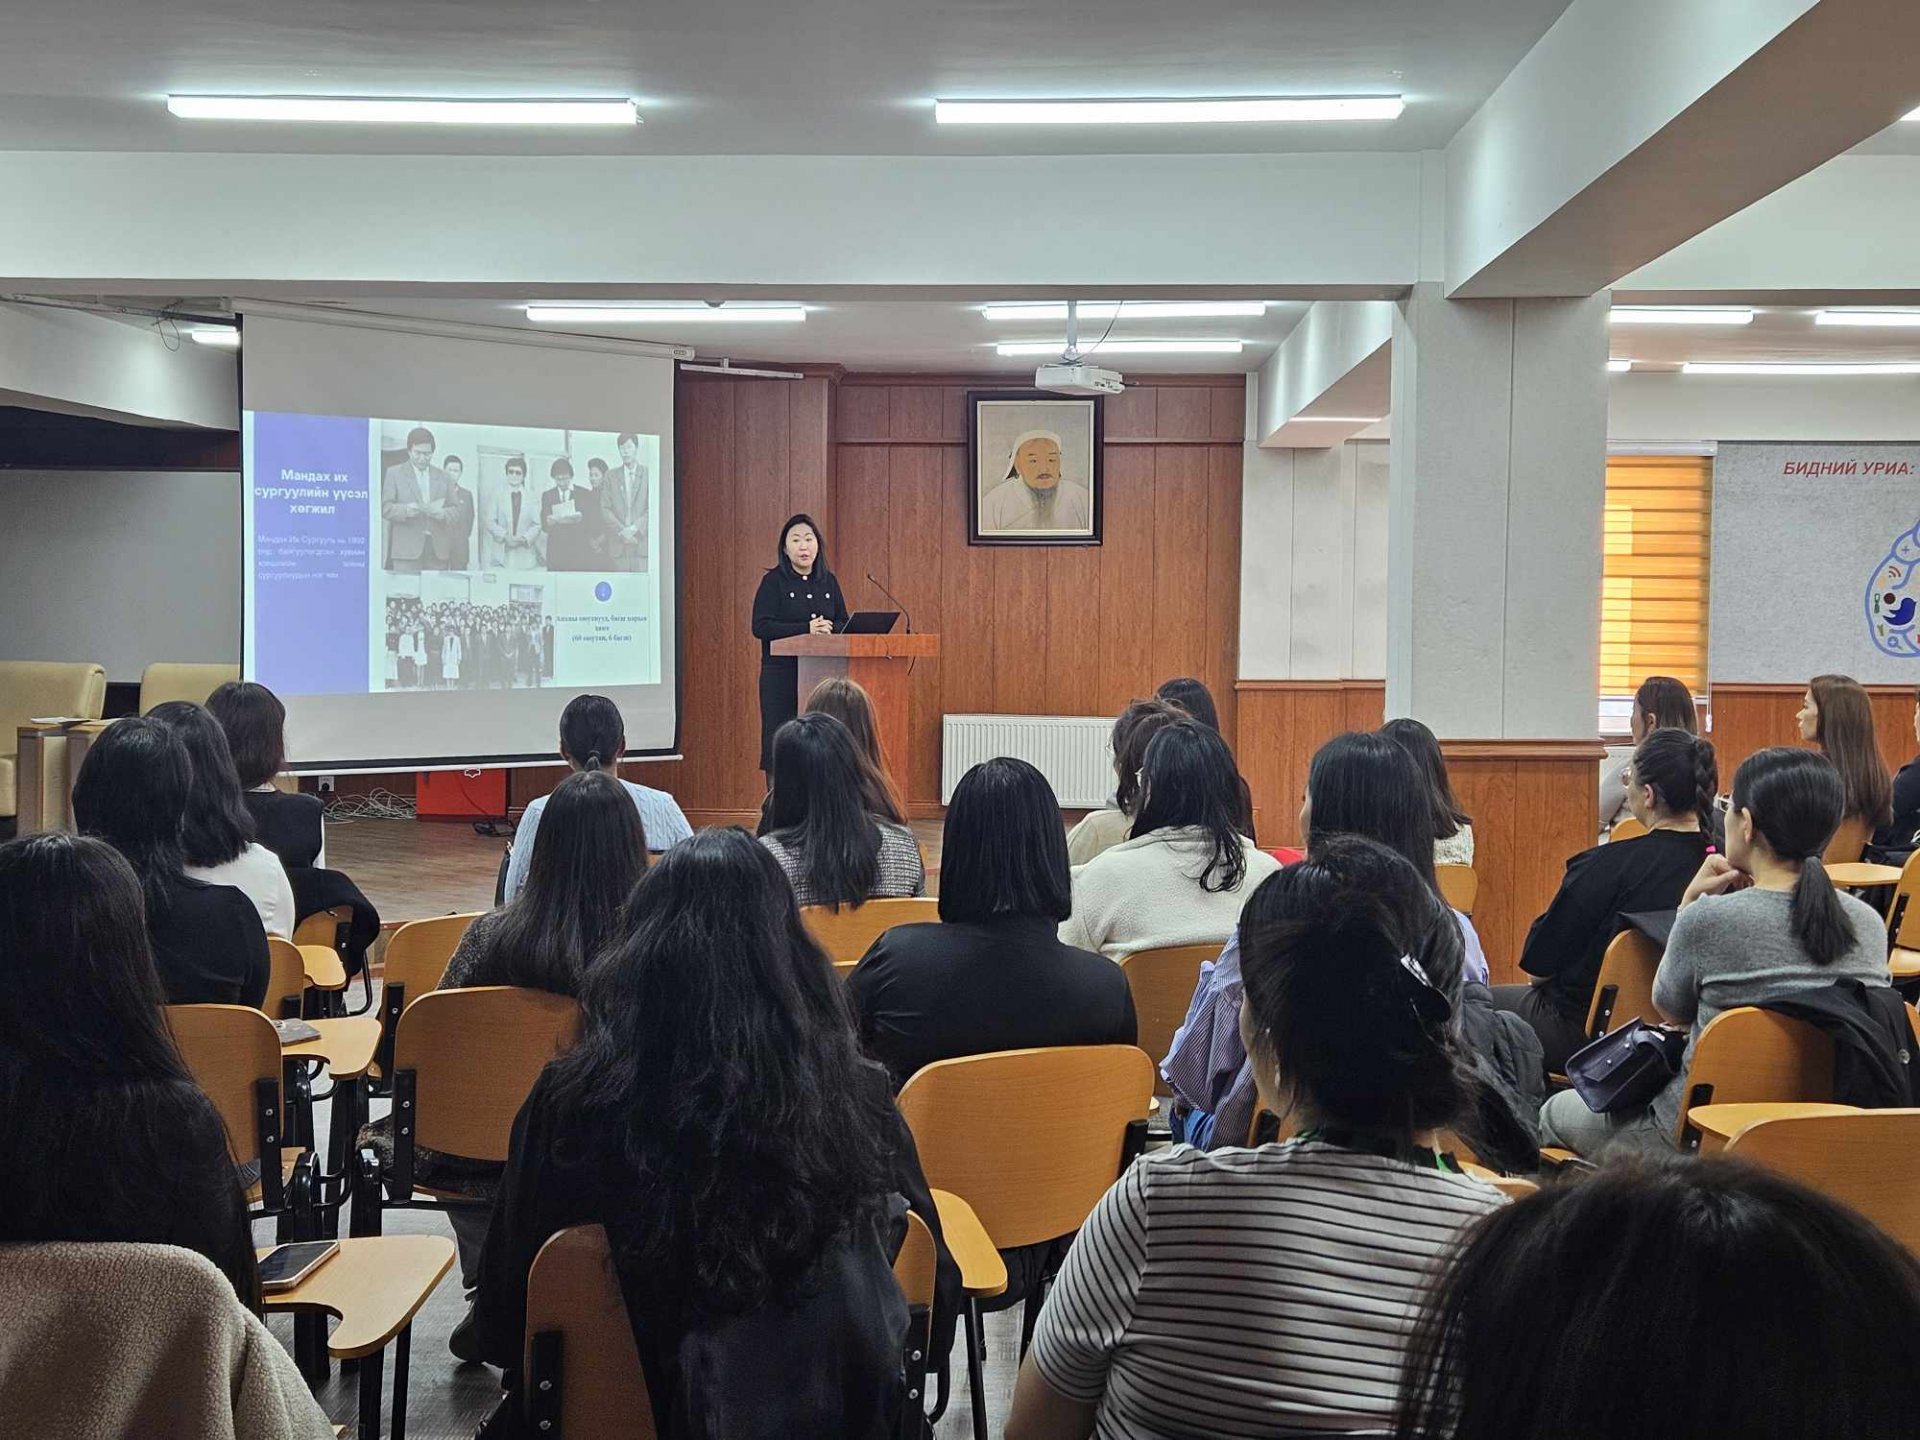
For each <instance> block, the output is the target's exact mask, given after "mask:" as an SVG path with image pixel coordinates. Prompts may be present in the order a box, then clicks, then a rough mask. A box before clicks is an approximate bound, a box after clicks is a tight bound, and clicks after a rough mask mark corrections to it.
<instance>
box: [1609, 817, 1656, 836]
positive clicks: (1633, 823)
mask: <svg viewBox="0 0 1920 1440" xmlns="http://www.w3.org/2000/svg"><path fill="white" fill-rule="evenodd" d="M1646 833H1647V827H1646V826H1644V825H1642V824H1641V823H1640V822H1639V821H1638V820H1636V819H1634V818H1633V816H1631V815H1625V816H1622V817H1621V818H1620V819H1618V820H1616V821H1614V822H1613V829H1612V830H1610V831H1608V832H1607V839H1609V840H1612V841H1620V840H1638V839H1639V838H1640V837H1641V836H1642V835H1644V834H1646Z"/></svg>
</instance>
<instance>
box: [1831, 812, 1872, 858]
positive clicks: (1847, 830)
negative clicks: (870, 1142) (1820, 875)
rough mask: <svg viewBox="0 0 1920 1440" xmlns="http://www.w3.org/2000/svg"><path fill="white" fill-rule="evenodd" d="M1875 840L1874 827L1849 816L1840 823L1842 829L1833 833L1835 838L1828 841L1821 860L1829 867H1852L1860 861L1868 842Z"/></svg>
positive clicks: (1856, 817) (1859, 818) (1855, 816)
mask: <svg viewBox="0 0 1920 1440" xmlns="http://www.w3.org/2000/svg"><path fill="white" fill-rule="evenodd" d="M1872 838H1873V827H1872V826H1870V825H1869V824H1867V822H1866V820H1865V819H1863V818H1862V817H1861V816H1858V815H1849V816H1848V817H1847V818H1846V819H1844V820H1842V821H1841V822H1840V828H1839V829H1838V830H1836V831H1834V832H1833V838H1832V839H1831V840H1829V841H1827V848H1826V851H1825V853H1823V854H1822V855H1821V857H1820V858H1821V860H1822V861H1824V862H1825V863H1826V864H1828V865H1851V864H1853V862H1854V861H1856V860H1858V859H1859V858H1860V856H1861V854H1862V853H1863V852H1864V851H1865V850H1866V848H1867V841H1868V840H1870V839H1872Z"/></svg>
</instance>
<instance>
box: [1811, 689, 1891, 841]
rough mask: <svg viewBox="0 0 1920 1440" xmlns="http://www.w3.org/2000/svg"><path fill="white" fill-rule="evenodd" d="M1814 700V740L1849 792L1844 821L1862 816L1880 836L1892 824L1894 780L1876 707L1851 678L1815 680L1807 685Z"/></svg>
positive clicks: (1843, 816) (1864, 691)
mask: <svg viewBox="0 0 1920 1440" xmlns="http://www.w3.org/2000/svg"><path fill="white" fill-rule="evenodd" d="M1807 689H1808V690H1809V691H1810V692H1811V693H1812V695H1813V704H1814V709H1815V710H1816V711H1817V712H1818V715H1817V717H1816V719H1815V721H1814V727H1813V739H1814V743H1815V744H1816V745H1818V746H1819V747H1820V751H1821V753H1822V754H1823V755H1825V756H1826V757H1827V759H1829V760H1831V761H1832V762H1833V768H1834V769H1835V770H1838V771H1839V772H1840V783H1841V784H1842V785H1843V786H1844V787H1845V788H1846V792H1847V802H1846V810H1845V812H1844V814H1843V815H1842V817H1841V818H1843V819H1846V818H1849V817H1852V816H1859V817H1860V818H1861V819H1863V820H1865V821H1866V822H1867V824H1868V825H1869V826H1871V827H1872V828H1873V829H1875V830H1878V829H1879V828H1880V827H1881V826H1883V825H1887V824H1889V823H1891V822H1892V820H1893V777H1892V776H1891V775H1890V774H1888V773H1887V762H1886V758H1885V757H1884V756H1882V755H1881V753H1880V741H1879V740H1878V739H1877V738H1876V737H1875V735H1874V733H1873V701H1872V700H1870V699H1868V698H1867V692H1866V690H1865V689H1863V688H1862V687H1861V684H1860V682H1859V681H1858V680H1855V679H1853V678H1852V677H1851V676H1847V675H1816V676H1814V677H1813V679H1812V680H1810V681H1808V682H1807Z"/></svg>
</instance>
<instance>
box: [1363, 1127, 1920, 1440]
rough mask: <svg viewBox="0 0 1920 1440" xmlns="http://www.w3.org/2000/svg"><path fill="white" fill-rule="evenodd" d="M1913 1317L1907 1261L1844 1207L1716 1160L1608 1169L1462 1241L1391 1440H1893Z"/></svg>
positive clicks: (1515, 1208)
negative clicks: (1852, 1439)
mask: <svg viewBox="0 0 1920 1440" xmlns="http://www.w3.org/2000/svg"><path fill="white" fill-rule="evenodd" d="M1916 1326H1920V1263H1916V1262H1915V1260H1914V1257H1913V1256H1912V1255H1911V1254H1909V1253H1908V1252H1907V1251H1906V1250H1905V1249H1903V1248H1902V1247H1901V1246H1899V1245H1898V1244H1896V1243H1894V1242H1893V1241H1892V1240H1890V1239H1888V1238H1887V1236H1885V1235H1884V1234H1882V1233H1881V1232H1880V1231H1879V1230H1877V1229H1875V1228H1874V1227H1873V1226H1872V1225H1870V1224H1869V1223H1868V1222H1867V1221H1865V1220H1864V1219H1862V1218H1861V1217H1860V1216H1858V1215H1856V1214H1855V1213H1854V1212H1853V1211H1851V1210H1849V1209H1847V1208H1846V1207H1845V1206H1844V1205H1840V1204H1837V1203H1835V1202H1834V1201H1832V1200H1829V1199H1828V1198H1826V1197H1825V1196H1823V1195H1819V1194H1816V1193H1815V1192H1814V1191H1812V1190H1809V1189H1806V1188H1805V1187H1803V1186H1801V1185H1799V1184H1797V1183H1795V1182H1794V1181H1792V1180H1789V1179H1787V1178H1785V1177H1784V1176H1779V1175H1774V1174H1770V1173H1768V1172H1766V1171H1763V1170H1759V1169H1755V1168H1752V1167H1750V1166H1747V1165H1743V1164H1739V1163H1736V1162H1735V1161H1732V1160H1694V1161H1680V1160H1668V1161H1666V1162H1664V1163H1660V1164H1654V1163H1650V1162H1649V1163H1644V1164H1637V1165H1635V1164H1618V1165H1609V1166H1607V1167H1606V1168H1605V1169H1603V1170H1600V1171H1599V1172H1597V1173H1596V1174H1593V1175H1590V1176H1588V1177H1587V1178H1585V1179H1582V1180H1577V1181H1574V1182H1572V1183H1568V1184H1563V1185H1553V1186H1549V1187H1548V1188H1547V1189H1545V1190H1542V1191H1541V1192H1540V1193H1539V1194H1538V1195H1533V1196H1529V1197H1528V1198H1527V1199H1525V1200H1523V1201H1521V1202H1520V1203H1519V1204H1517V1205H1512V1206H1508V1207H1506V1208H1505V1209H1502V1210H1499V1211H1497V1212H1495V1213H1494V1214H1492V1215H1489V1216H1488V1217H1487V1218H1486V1219H1484V1220H1482V1221H1481V1222H1480V1223H1479V1224H1477V1225H1475V1226H1474V1227H1473V1229H1472V1230H1471V1231H1470V1232H1469V1233H1468V1235H1467V1238H1466V1243H1465V1244H1464V1245H1462V1246H1461V1247H1460V1249H1459V1250H1458V1251H1457V1252H1455V1254H1454V1255H1453V1257H1452V1258H1451V1260H1450V1262H1449V1263H1448V1264H1447V1266H1446V1268H1445V1270H1444V1272H1443V1273H1442V1275H1441V1277H1440V1279H1439V1282H1438V1284H1437V1285H1435V1286H1434V1287H1432V1288H1431V1289H1430V1290H1428V1291H1427V1292H1426V1294H1425V1296H1424V1299H1423V1305H1422V1309H1421V1313H1420V1317H1419V1319H1418V1321H1417V1323H1416V1327H1415V1331H1414V1335H1413V1339H1412V1341H1411V1343H1410V1344H1409V1346H1408V1352H1407V1363H1406V1370H1405V1381H1404V1388H1403V1391H1402V1397H1403V1398H1402V1401H1401V1405H1400V1416H1399V1424H1398V1427H1397V1429H1396V1430H1395V1434H1396V1435H1398V1436H1399V1437H1401V1440H1415V1437H1428V1436H1440V1435H1444V1436H1450V1437H1452V1440H1518V1437H1521V1436H1552V1437H1554V1440H1620V1437H1622V1436H1627V1435H1658V1436H1660V1437H1662V1440H1732V1437H1734V1436H1738V1437H1740V1440H1810V1437H1813V1436H1836V1437H1837V1436H1842V1435H1845V1436H1857V1437H1861V1440H1864V1437H1867V1436H1882V1437H1887V1440H1892V1437H1896V1436H1906V1435H1911V1434H1912V1433H1913V1430H1914V1419H1913V1403H1914V1401H1913V1346H1912V1337H1913V1336H1914V1334H1915V1333H1916V1329H1915V1327H1916ZM1837 1377H1844V1379H1838V1378H1837Z"/></svg>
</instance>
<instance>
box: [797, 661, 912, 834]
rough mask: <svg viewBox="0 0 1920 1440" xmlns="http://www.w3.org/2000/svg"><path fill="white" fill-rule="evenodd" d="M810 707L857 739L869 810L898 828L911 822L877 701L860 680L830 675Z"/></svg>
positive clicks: (815, 691) (812, 696) (818, 687)
mask: <svg viewBox="0 0 1920 1440" xmlns="http://www.w3.org/2000/svg"><path fill="white" fill-rule="evenodd" d="M806 708H807V709H808V710H811V711H815V712H817V713H819V714H821V715H831V716H833V718H834V719H836V720H838V721H839V722H840V723H841V724H842V725H844V726H846V727H847V732H848V733H849V734H850V735H852V736H853V748H854V750H855V752H856V753H858V755H859V756H860V780H861V793H862V794H863V795H864V796H865V797H866V802H867V809H868V810H869V811H870V812H872V813H873V814H874V815H876V816H878V817H879V818H880V819H882V820H891V821H892V822H893V823H894V824H896V825H904V824H906V823H907V811H906V807H905V806H904V805H902V804H901V803H900V792H899V791H897V790H895V789H894V786H893V781H892V780H891V779H890V778H888V775H887V758H886V756H885V755H884V754H882V753H881V750H880V724H879V722H878V721H877V720H875V719H874V716H873V698H872V697H871V696H870V695H868V694H867V692H866V690H865V689H864V688H863V687H862V686H861V684H860V682H859V681H857V680H849V679H848V678H847V677H846V676H844V675H829V676H828V677H827V678H826V679H825V680H822V681H821V682H820V683H819V684H818V685H816V686H814V687H813V693H812V694H810V695H808V696H807V706H806Z"/></svg>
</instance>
